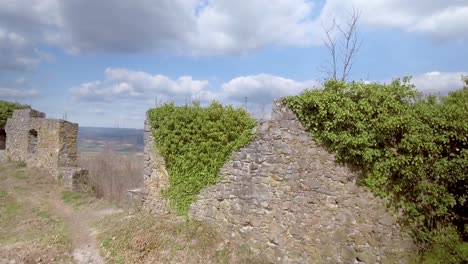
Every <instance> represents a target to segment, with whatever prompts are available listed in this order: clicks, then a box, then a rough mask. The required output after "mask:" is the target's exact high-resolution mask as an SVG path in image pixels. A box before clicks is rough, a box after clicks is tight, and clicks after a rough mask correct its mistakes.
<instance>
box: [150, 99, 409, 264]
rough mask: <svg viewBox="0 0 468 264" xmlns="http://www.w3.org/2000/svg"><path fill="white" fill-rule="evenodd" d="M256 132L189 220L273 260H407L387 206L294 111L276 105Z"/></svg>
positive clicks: (405, 248) (200, 199) (404, 241)
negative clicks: (206, 224) (359, 183)
mask: <svg viewBox="0 0 468 264" xmlns="http://www.w3.org/2000/svg"><path fill="white" fill-rule="evenodd" d="M148 131H149V130H148ZM149 132H150V131H149ZM255 133H256V139H255V140H254V141H253V142H252V143H250V144H249V145H248V146H246V147H244V148H242V149H241V150H239V151H238V152H236V153H234V154H233V155H232V157H231V160H230V161H229V162H227V163H226V164H225V165H224V166H223V168H222V169H221V171H220V178H221V180H220V182H219V183H217V184H215V185H212V186H209V187H207V188H206V189H205V190H203V191H202V192H201V193H200V194H199V195H198V197H197V200H196V202H194V203H193V204H192V205H191V208H190V212H189V215H190V217H191V218H193V219H196V220H200V221H205V222H209V223H211V224H213V225H215V226H216V227H218V229H219V230H220V231H221V233H223V234H225V236H226V238H227V239H232V240H235V241H236V242H238V243H242V244H245V245H247V246H248V247H250V248H251V249H252V250H253V251H254V252H257V253H258V254H260V255H262V256H263V257H264V258H266V259H268V260H270V261H271V262H272V263H385V262H386V261H388V263H406V261H407V260H408V258H409V255H410V254H411V253H412V252H413V243H412V241H411V239H410V238H409V237H408V236H407V235H406V234H405V233H404V232H402V230H401V228H400V227H399V225H397V224H396V223H395V219H394V217H392V215H390V214H389V213H388V212H387V210H386V208H385V206H384V203H383V201H381V200H380V199H379V198H377V197H374V196H373V195H372V194H371V193H369V192H367V191H366V190H364V189H363V188H362V187H359V186H357V185H356V184H355V180H356V177H357V176H358V174H359V171H353V170H352V169H350V168H348V167H346V166H343V165H341V164H338V163H337V162H336V160H335V157H334V155H333V154H330V153H328V152H327V151H326V150H325V149H324V148H322V147H321V146H320V145H318V144H317V143H316V142H315V141H314V140H313V139H312V138H311V137H310V136H309V134H308V133H307V132H306V131H305V129H304V128H303V126H302V125H301V123H300V122H299V121H298V119H297V118H296V116H295V115H294V113H292V111H290V110H289V109H288V108H287V107H286V106H284V105H282V104H281V103H280V102H276V103H275V105H274V109H273V113H272V120H269V121H261V122H260V123H259V124H258V126H257V127H256V129H255ZM145 143H146V142H145ZM153 147H154V146H152V147H151V149H152V148H153ZM148 164H153V165H154V163H151V162H150V163H148ZM156 164H158V166H163V163H162V162H159V163H156ZM148 175H149V174H148ZM161 175H162V176H163V177H159V176H156V177H153V176H150V178H151V177H153V178H154V179H161V178H163V179H166V178H167V174H161ZM163 185H164V184H163ZM154 191H156V192H157V191H158V188H155V189H154Z"/></svg>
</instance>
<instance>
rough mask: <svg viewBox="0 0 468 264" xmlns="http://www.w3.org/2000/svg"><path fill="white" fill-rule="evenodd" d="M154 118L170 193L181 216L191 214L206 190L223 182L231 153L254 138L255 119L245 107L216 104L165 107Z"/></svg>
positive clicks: (153, 113)
mask: <svg viewBox="0 0 468 264" xmlns="http://www.w3.org/2000/svg"><path fill="white" fill-rule="evenodd" d="M148 116H149V119H150V122H151V126H152V128H153V134H154V138H155V141H156V147H157V148H158V150H159V151H160V152H161V154H162V156H163V157H164V160H165V162H166V167H167V171H168V173H169V183H170V187H169V189H168V190H167V191H166V193H165V194H164V195H165V196H166V197H167V198H169V201H170V203H171V205H172V206H173V207H174V208H175V209H176V211H177V212H178V213H179V214H185V213H187V211H188V208H189V206H190V204H191V203H192V202H193V201H194V198H195V196H196V195H197V194H198V193H200V191H201V190H202V189H203V188H205V187H206V186H207V185H210V184H214V183H216V182H217V180H218V177H217V175H218V172H219V170H220V168H221V167H222V166H223V164H224V163H225V162H226V160H227V159H228V158H229V157H230V155H231V153H233V152H234V151H237V150H238V149H240V148H241V147H242V146H244V145H246V144H247V143H249V142H250V141H251V140H253V138H254V135H253V134H252V133H251V130H252V128H253V127H254V126H255V120H254V119H252V118H251V117H250V116H249V115H248V114H247V113H246V112H245V111H244V110H243V109H241V108H239V109H234V108H233V107H231V106H226V107H224V106H222V105H221V104H219V103H216V102H213V103H212V104H211V105H210V106H209V107H207V108H202V107H201V106H200V105H198V104H195V105H193V106H188V105H185V106H175V105H174V104H165V105H163V106H161V107H158V108H154V109H151V110H149V111H148Z"/></svg>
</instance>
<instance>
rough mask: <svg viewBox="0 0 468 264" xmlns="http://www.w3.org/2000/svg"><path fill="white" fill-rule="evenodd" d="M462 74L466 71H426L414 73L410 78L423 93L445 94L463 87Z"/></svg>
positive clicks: (466, 74) (467, 73) (467, 74)
mask: <svg viewBox="0 0 468 264" xmlns="http://www.w3.org/2000/svg"><path fill="white" fill-rule="evenodd" d="M462 76H468V72H438V71H434V72H427V73H423V74H417V75H414V76H413V77H412V79H411V83H413V84H414V85H415V87H416V89H417V90H419V91H422V92H424V93H431V94H441V95H446V94H447V93H448V92H450V91H454V90H458V89H460V88H462V87H463V82H462V81H461V78H462Z"/></svg>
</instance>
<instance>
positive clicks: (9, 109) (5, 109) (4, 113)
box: [0, 100, 29, 128]
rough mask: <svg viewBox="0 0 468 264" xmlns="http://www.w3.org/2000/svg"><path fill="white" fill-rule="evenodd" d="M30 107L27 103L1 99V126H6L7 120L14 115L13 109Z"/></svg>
mask: <svg viewBox="0 0 468 264" xmlns="http://www.w3.org/2000/svg"><path fill="white" fill-rule="evenodd" d="M28 107H29V106H27V105H21V104H18V103H12V102H8V101H3V100H0V128H4V127H5V124H6V121H7V119H8V118H10V117H11V116H12V115H13V111H15V110H16V109H24V108H28Z"/></svg>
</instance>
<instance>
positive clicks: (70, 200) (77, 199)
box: [62, 191, 85, 207]
mask: <svg viewBox="0 0 468 264" xmlns="http://www.w3.org/2000/svg"><path fill="white" fill-rule="evenodd" d="M62 200H63V202H64V203H66V204H69V205H72V206H75V207H76V206H80V205H82V204H84V203H85V201H84V199H83V194H81V193H77V192H70V191H64V192H62Z"/></svg>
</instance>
